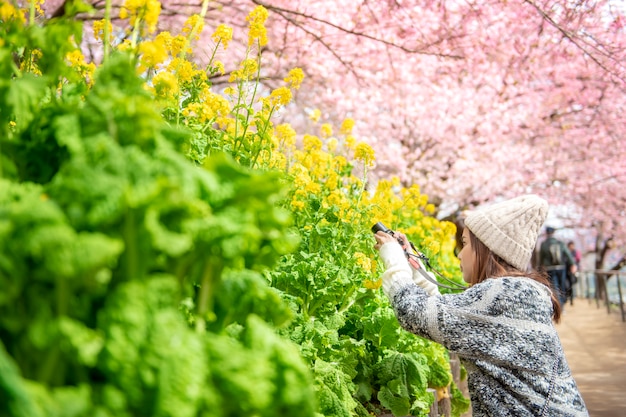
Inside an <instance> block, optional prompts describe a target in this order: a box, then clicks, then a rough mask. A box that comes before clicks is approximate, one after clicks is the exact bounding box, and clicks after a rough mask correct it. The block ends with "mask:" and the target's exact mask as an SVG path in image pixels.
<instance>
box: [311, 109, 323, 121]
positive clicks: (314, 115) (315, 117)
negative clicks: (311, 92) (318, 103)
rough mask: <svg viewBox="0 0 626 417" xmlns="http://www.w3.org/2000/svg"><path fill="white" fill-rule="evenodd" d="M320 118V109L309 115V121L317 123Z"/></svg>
mask: <svg viewBox="0 0 626 417" xmlns="http://www.w3.org/2000/svg"><path fill="white" fill-rule="evenodd" d="M321 116H322V112H321V111H320V109H315V110H313V111H312V112H311V114H309V119H311V120H313V121H314V122H316V123H317V122H318V121H319V120H320V117H321Z"/></svg>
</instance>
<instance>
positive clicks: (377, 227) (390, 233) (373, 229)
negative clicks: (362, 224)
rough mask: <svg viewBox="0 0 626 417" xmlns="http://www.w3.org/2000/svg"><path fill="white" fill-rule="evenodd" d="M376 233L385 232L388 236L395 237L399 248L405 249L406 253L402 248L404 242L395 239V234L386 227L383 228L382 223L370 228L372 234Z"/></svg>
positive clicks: (397, 238)
mask: <svg viewBox="0 0 626 417" xmlns="http://www.w3.org/2000/svg"><path fill="white" fill-rule="evenodd" d="M377 232H385V233H387V234H388V235H391V236H393V237H395V238H396V240H397V241H398V243H399V244H400V246H402V248H403V249H405V251H406V248H405V247H404V242H403V241H402V239H400V238H399V237H396V234H395V233H394V231H393V230H391V229H390V228H388V227H387V226H385V225H384V224H383V223H381V222H378V223H376V224H375V225H374V226H372V233H374V234H376V233H377ZM409 243H410V242H409ZM412 245H413V244H412V243H411V246H412Z"/></svg>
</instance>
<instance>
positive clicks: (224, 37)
mask: <svg viewBox="0 0 626 417" xmlns="http://www.w3.org/2000/svg"><path fill="white" fill-rule="evenodd" d="M211 38H213V41H214V42H215V43H220V42H221V43H222V45H224V49H226V48H228V44H229V43H230V41H231V40H232V39H233V28H231V27H230V26H227V25H224V24H221V25H219V26H218V27H217V28H216V29H215V32H213V35H211Z"/></svg>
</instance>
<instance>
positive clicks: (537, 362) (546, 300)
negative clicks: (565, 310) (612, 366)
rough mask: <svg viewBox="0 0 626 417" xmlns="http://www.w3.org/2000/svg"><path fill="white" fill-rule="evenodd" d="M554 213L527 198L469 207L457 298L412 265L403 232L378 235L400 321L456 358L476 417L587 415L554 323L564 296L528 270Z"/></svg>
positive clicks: (387, 282)
mask: <svg viewBox="0 0 626 417" xmlns="http://www.w3.org/2000/svg"><path fill="white" fill-rule="evenodd" d="M547 212H548V204H547V202H546V201H545V200H543V199H541V198H539V197H538V196H535V195H526V196H521V197H518V198H514V199H511V200H507V201H504V202H500V203H496V204H492V205H490V206H488V207H487V208H484V209H482V210H476V211H474V212H472V213H470V214H469V215H468V216H467V217H466V219H465V229H464V230H463V249H462V250H461V252H460V253H459V255H458V256H459V258H460V261H461V269H462V272H463V278H464V280H465V281H466V282H468V283H469V288H467V289H466V290H465V291H463V292H461V293H455V294H445V295H441V294H439V291H438V289H437V286H436V285H435V284H433V283H432V282H431V281H430V280H428V279H425V278H424V277H423V275H422V274H420V273H418V269H419V268H424V265H423V264H419V265H417V266H415V267H412V266H411V264H409V262H408V260H407V257H406V253H405V251H404V249H403V248H402V246H404V247H410V246H408V245H409V242H408V240H407V239H406V236H405V235H404V234H402V233H396V234H395V235H394V236H391V235H389V234H387V233H384V232H378V233H376V235H375V238H376V244H375V246H374V247H375V248H376V249H378V250H379V255H380V257H381V259H382V261H383V263H384V265H385V272H384V273H383V276H382V279H383V291H384V292H385V294H386V295H387V296H388V298H389V300H390V302H391V304H392V306H393V308H394V310H395V313H396V316H397V318H398V321H399V323H400V325H401V326H402V327H403V328H404V329H406V330H408V331H410V332H412V333H415V334H417V335H419V336H422V337H425V338H428V339H430V340H433V341H435V342H437V343H440V344H442V345H443V346H445V347H446V348H447V349H448V350H450V351H451V352H455V353H457V354H458V356H459V357H460V358H461V360H462V362H463V363H464V365H465V367H466V369H467V371H468V385H469V390H470V397H471V403H472V415H473V416H474V417H486V416H518V417H519V416H543V417H548V416H550V417H560V416H575V417H578V416H580V417H584V416H588V412H587V409H586V407H585V403H584V401H583V398H582V397H581V395H580V393H579V391H578V388H577V385H576V383H575V381H574V379H573V377H572V375H571V372H570V368H569V366H568V364H567V361H566V359H565V356H564V353H563V348H562V345H561V342H560V340H559V337H558V334H557V332H556V329H555V327H554V321H558V319H559V315H560V307H559V302H558V300H557V299H556V297H555V296H554V293H553V292H552V291H551V289H550V284H549V281H548V278H547V276H546V275H545V273H539V272H532V271H531V272H527V268H528V264H529V262H530V258H531V254H532V253H533V251H534V248H535V244H536V241H537V235H538V232H539V230H540V228H541V226H542V224H543V222H544V221H545V218H546V215H547ZM396 238H399V239H400V240H401V241H402V243H403V245H402V246H401V245H400V243H399V242H398V241H397V240H396ZM416 267H417V269H415V268H416Z"/></svg>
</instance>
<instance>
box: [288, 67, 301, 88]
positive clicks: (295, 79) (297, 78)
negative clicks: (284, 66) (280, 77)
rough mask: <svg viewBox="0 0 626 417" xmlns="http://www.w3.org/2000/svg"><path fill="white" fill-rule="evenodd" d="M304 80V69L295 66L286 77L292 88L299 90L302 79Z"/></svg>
mask: <svg viewBox="0 0 626 417" xmlns="http://www.w3.org/2000/svg"><path fill="white" fill-rule="evenodd" d="M303 80H304V71H302V69H300V68H294V69H292V70H291V71H289V74H287V76H286V77H285V79H284V81H285V82H286V83H287V84H288V85H289V87H290V88H293V89H294V90H297V89H299V88H300V85H301V84H302V81H303Z"/></svg>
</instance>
